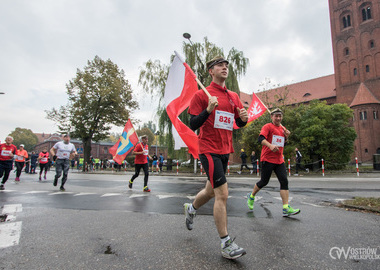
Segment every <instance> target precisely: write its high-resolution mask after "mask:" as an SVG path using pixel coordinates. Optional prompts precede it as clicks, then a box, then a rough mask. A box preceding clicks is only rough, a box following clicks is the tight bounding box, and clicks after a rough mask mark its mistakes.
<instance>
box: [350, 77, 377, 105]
mask: <svg viewBox="0 0 380 270" xmlns="http://www.w3.org/2000/svg"><path fill="white" fill-rule="evenodd" d="M364 104H380V101H379V100H378V99H377V98H376V97H375V96H374V95H373V93H372V92H371V90H369V89H368V87H367V86H366V85H365V84H364V83H361V84H360V85H359V88H358V91H357V92H356V94H355V97H354V99H353V100H352V103H351V105H350V108H351V107H354V106H358V105H364Z"/></svg>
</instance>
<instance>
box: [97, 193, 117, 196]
mask: <svg viewBox="0 0 380 270" xmlns="http://www.w3.org/2000/svg"><path fill="white" fill-rule="evenodd" d="M120 195H122V193H106V194H103V195H102V196H100V197H111V196H120Z"/></svg>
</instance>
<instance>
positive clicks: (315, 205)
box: [301, 202, 324, 207]
mask: <svg viewBox="0 0 380 270" xmlns="http://www.w3.org/2000/svg"><path fill="white" fill-rule="evenodd" d="M301 203H302V204H307V205H311V206H314V207H324V206H322V205H317V204H313V203H307V202H301Z"/></svg>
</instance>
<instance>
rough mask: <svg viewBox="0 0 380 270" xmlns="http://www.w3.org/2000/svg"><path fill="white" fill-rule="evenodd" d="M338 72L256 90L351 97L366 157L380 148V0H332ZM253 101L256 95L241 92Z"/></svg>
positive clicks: (358, 150)
mask: <svg viewBox="0 0 380 270" xmlns="http://www.w3.org/2000/svg"><path fill="white" fill-rule="evenodd" d="M329 7H330V23H331V36H332V46H333V58H334V71H335V74H332V75H328V76H324V77H320V78H315V79H311V80H308V81H304V82H300V83H295V84H291V85H287V86H283V87H278V88H275V89H271V90H268V91H263V92H260V93H256V94H257V96H259V97H260V99H261V100H262V101H263V102H264V103H266V104H269V105H268V106H270V104H278V103H280V104H281V103H282V101H283V104H284V105H295V104H299V103H308V102H310V101H311V100H313V99H319V100H325V101H326V102H327V104H334V103H345V104H347V105H348V106H349V107H350V108H351V109H352V110H353V111H354V113H353V121H352V123H353V126H354V127H355V130H356V133H357V138H356V140H355V142H354V144H355V145H354V149H355V154H354V155H355V156H357V157H358V160H359V161H360V162H363V161H370V160H372V157H373V154H376V153H378V154H380V135H379V134H380V119H379V111H380V1H373V0H369V1H362V0H329ZM240 97H241V99H242V101H243V104H244V105H245V106H246V107H248V106H249V103H250V102H251V100H252V95H248V94H245V93H242V92H241V93H240Z"/></svg>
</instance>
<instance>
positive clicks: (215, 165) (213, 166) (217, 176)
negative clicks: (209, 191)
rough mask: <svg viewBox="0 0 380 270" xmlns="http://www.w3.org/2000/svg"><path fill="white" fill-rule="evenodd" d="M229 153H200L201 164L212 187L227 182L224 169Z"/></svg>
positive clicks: (225, 168) (225, 169)
mask: <svg viewBox="0 0 380 270" xmlns="http://www.w3.org/2000/svg"><path fill="white" fill-rule="evenodd" d="M229 156H230V155H229V154H226V155H218V154H200V155H199V159H200V160H201V163H202V166H203V168H204V170H205V172H206V174H207V177H208V180H209V181H210V183H211V186H212V188H217V187H220V186H221V185H223V184H225V183H227V179H226V171H227V165H228V158H229Z"/></svg>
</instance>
